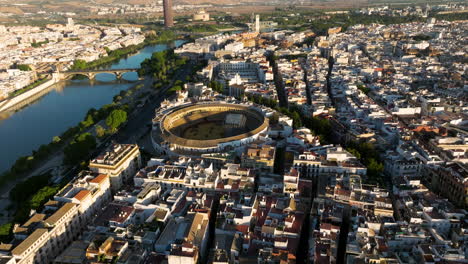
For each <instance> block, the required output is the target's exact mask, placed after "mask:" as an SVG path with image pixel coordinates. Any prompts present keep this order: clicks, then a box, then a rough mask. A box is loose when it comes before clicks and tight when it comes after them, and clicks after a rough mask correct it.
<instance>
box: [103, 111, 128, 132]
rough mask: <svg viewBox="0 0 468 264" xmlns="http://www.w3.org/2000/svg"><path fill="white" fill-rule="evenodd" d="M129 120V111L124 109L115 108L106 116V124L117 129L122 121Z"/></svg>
mask: <svg viewBox="0 0 468 264" xmlns="http://www.w3.org/2000/svg"><path fill="white" fill-rule="evenodd" d="M125 121H127V113H126V112H125V111H123V110H120V109H116V110H113V111H112V112H111V113H110V114H109V116H108V117H107V118H106V124H107V126H109V127H110V128H111V130H113V131H115V130H116V129H117V128H118V127H119V126H120V125H121V124H122V123H124V122H125Z"/></svg>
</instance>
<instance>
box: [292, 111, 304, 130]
mask: <svg viewBox="0 0 468 264" xmlns="http://www.w3.org/2000/svg"><path fill="white" fill-rule="evenodd" d="M291 118H292V120H293V126H294V128H300V127H302V121H301V115H300V114H299V113H298V112H296V111H295V112H293V113H292V116H291Z"/></svg>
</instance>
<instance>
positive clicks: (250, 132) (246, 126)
mask: <svg viewBox="0 0 468 264" xmlns="http://www.w3.org/2000/svg"><path fill="white" fill-rule="evenodd" d="M267 128H268V118H265V116H264V115H263V113H262V111H261V110H260V109H257V108H255V107H252V106H248V105H241V104H227V103H203V104H191V105H188V106H182V107H175V108H174V110H172V111H169V112H168V113H167V114H166V115H165V116H164V117H162V119H161V120H160V124H159V130H160V131H159V133H160V137H161V138H162V140H163V141H164V142H163V143H165V145H168V146H170V149H171V151H174V150H180V151H191V152H196V153H208V152H216V151H222V150H226V149H232V148H236V147H239V146H241V145H243V144H244V143H248V142H251V141H253V140H255V139H256V138H257V136H258V134H260V133H262V132H265V131H266V129H267Z"/></svg>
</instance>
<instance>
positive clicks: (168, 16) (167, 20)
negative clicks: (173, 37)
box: [163, 0, 174, 27]
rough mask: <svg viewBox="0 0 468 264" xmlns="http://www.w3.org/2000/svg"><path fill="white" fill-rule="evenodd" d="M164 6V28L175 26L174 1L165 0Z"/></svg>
mask: <svg viewBox="0 0 468 264" xmlns="http://www.w3.org/2000/svg"><path fill="white" fill-rule="evenodd" d="M163 5H164V26H166V27H172V26H174V15H173V12H172V0H163Z"/></svg>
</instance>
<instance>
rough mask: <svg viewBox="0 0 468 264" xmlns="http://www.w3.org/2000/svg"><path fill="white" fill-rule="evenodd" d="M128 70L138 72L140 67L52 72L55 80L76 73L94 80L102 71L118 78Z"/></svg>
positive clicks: (66, 77)
mask: <svg viewBox="0 0 468 264" xmlns="http://www.w3.org/2000/svg"><path fill="white" fill-rule="evenodd" d="M127 72H137V73H138V69H106V70H78V71H65V72H54V73H52V78H53V79H55V80H57V81H58V80H68V79H70V78H72V77H73V76H76V75H83V76H86V77H88V79H90V80H93V79H94V78H96V75H98V74H100V73H110V74H114V75H115V76H116V77H117V79H121V78H122V75H123V74H124V73H127Z"/></svg>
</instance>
